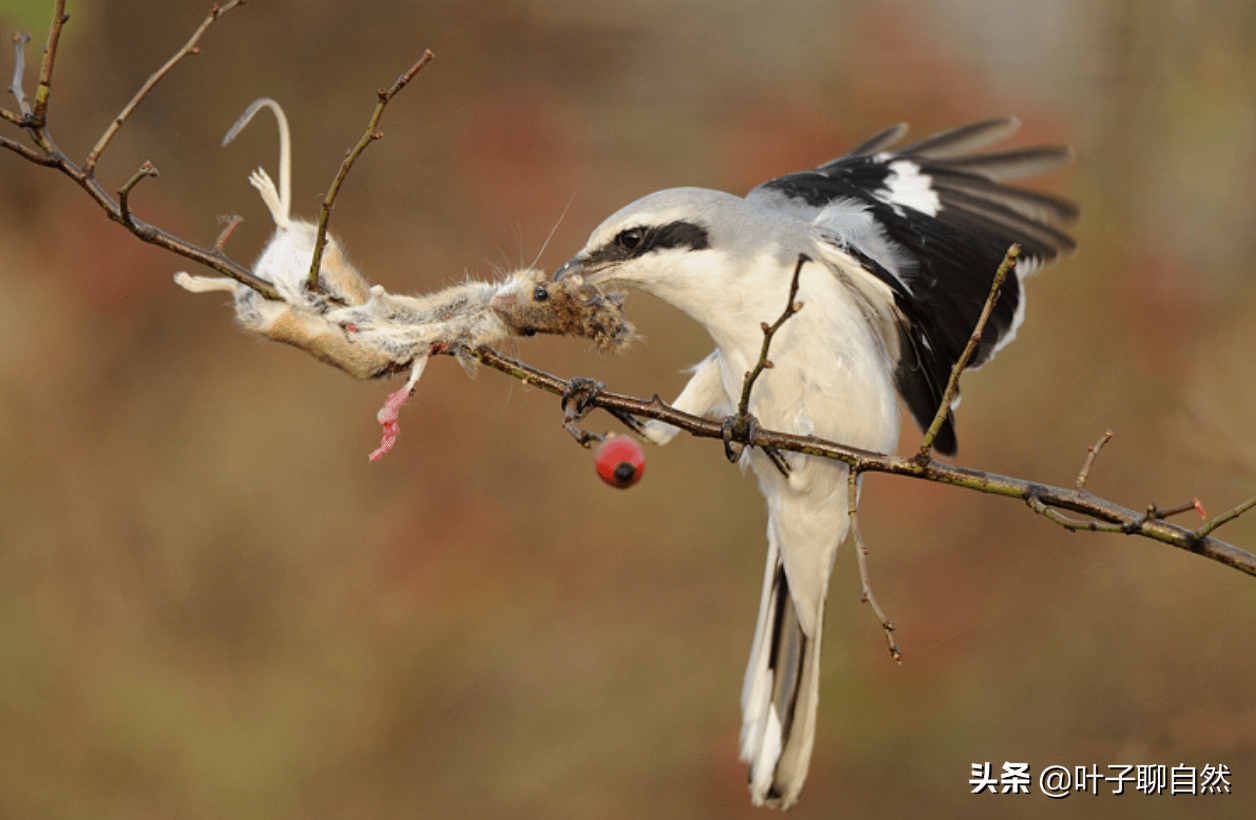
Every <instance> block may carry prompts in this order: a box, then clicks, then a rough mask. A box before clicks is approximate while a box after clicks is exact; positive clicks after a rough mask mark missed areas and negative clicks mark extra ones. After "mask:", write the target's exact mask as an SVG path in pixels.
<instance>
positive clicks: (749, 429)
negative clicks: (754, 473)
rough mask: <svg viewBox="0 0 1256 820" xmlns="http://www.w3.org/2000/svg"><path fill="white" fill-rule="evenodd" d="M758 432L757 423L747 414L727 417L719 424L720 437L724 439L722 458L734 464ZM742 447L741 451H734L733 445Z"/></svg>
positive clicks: (756, 420)
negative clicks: (736, 444)
mask: <svg viewBox="0 0 1256 820" xmlns="http://www.w3.org/2000/svg"><path fill="white" fill-rule="evenodd" d="M758 430H759V421H758V419H756V418H755V417H754V416H752V415H751V414H749V413H738V414H737V415H735V416H728V417H727V418H725V419H724V421H723V422H721V423H720V437H721V438H723V439H724V456H725V457H726V458H727V459H728V460H729V461H731V462H734V463H736V461H737V459H739V458H741V454H742V451H743V450H745V448H746V447H747V446H749V444H750V442H751V441H753V440H754V436H755V433H757V432H758ZM734 442H736V443H738V444H740V445H742V449H741V450H734V449H733V443H734Z"/></svg>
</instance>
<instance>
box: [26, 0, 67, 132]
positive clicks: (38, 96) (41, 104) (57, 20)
mask: <svg viewBox="0 0 1256 820" xmlns="http://www.w3.org/2000/svg"><path fill="white" fill-rule="evenodd" d="M69 21H70V15H68V14H66V13H65V0H57V2H56V4H55V6H54V7H53V11H52V25H50V26H48V42H47V43H46V44H45V45H44V64H43V67H42V68H40V70H39V85H38V86H36V88H35V107H34V109H33V110H32V111H31V118H32V119H33V120H34V123H35V127H36V128H38V129H42V128H43V127H44V125H45V124H46V123H47V121H48V98H49V96H50V95H51V94H52V67H53V66H54V65H55V64H56V62H57V46H59V45H60V44H61V29H62V28H64V27H65V24H66V23H68V22H69Z"/></svg>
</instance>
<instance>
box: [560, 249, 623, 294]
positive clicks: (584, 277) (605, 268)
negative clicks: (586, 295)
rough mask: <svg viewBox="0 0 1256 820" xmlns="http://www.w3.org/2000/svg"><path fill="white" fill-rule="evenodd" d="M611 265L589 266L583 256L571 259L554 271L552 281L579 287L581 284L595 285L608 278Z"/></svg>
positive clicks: (611, 268)
mask: <svg viewBox="0 0 1256 820" xmlns="http://www.w3.org/2000/svg"><path fill="white" fill-rule="evenodd" d="M612 270H614V266H613V265H606V264H602V265H592V266H591V265H589V262H588V259H586V258H585V257H584V256H583V255H581V256H577V257H575V258H573V259H572V260H571V261H569V262H567V263H566V264H565V265H563V266H562V267H561V268H559V269H558V270H556V271H554V281H555V282H561V281H571V283H572V284H573V285H575V286H576V287H579V286H580V285H582V284H588V285H596V284H598V283H599V282H602V281H604V280H605V279H607V278H609V275H610V273H611V271H612Z"/></svg>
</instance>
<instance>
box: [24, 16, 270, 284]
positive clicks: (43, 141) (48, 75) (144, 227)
mask: <svg viewBox="0 0 1256 820" xmlns="http://www.w3.org/2000/svg"><path fill="white" fill-rule="evenodd" d="M238 5H243V0H231V2H230V3H228V4H227V5H225V6H223V7H222V8H218V7H215V8H214V9H213V11H211V12H210V15H209V18H208V19H207V22H206V23H202V24H201V28H200V29H198V31H197V35H196V36H195V37H194V38H193V42H195V40H196V38H197V37H199V36H200V33H201V32H203V31H204V29H205V27H206V26H207V24H208V23H209V22H212V21H213V20H216V19H217V18H218V17H220V16H222V14H223V13H224V12H225V11H227V10H228V9H231V8H234V7H235V6H238ZM68 19H69V17H68V16H67V15H66V14H65V2H64V0H58V2H57V3H56V10H55V12H54V16H53V21H52V27H51V29H50V30H49V32H48V45H47V46H46V47H45V49H44V64H43V69H42V71H41V72H40V77H39V88H38V93H37V95H36V98H35V105H34V107H33V108H32V112H31V115H30V116H29V117H25V118H23V119H22V120H21V121H20V122H19V123H17V124H18V125H20V126H21V127H22V128H24V129H25V130H26V132H27V133H28V134H29V135H30V137H31V139H32V140H33V141H34V142H35V144H36V146H38V149H39V150H35V149H33V148H30V147H28V146H25V145H22V144H21V143H19V142H17V141H15V140H12V139H9V138H8V137H3V136H0V147H3V148H6V149H8V150H10V151H12V152H13V153H15V154H17V155H18V156H20V157H22V158H23V159H26V160H29V161H30V162H33V163H35V164H37V165H42V166H44V167H47V168H55V169H57V170H58V171H60V172H61V173H63V174H65V175H66V176H67V177H69V178H70V179H72V180H73V181H74V183H75V184H76V185H78V186H79V187H80V188H82V189H83V190H84V191H86V192H87V194H88V196H90V197H91V198H92V199H93V200H94V201H95V202H96V204H97V205H99V206H100V207H101V209H102V210H103V211H104V212H105V214H106V215H107V216H108V217H109V218H110V219H112V220H113V221H114V222H117V223H119V224H121V225H123V226H124V227H126V228H127V230H129V231H131V233H133V234H135V235H136V236H137V237H139V238H140V239H141V240H143V241H144V242H148V243H150V244H153V245H157V246H158V247H161V248H165V249H166V250H168V251H171V252H172V253H176V254H178V255H180V256H183V257H185V258H187V259H191V260H192V261H194V262H199V263H200V264H202V265H205V266H206V267H209V268H212V269H214V270H216V271H218V272H219V273H222V274H224V275H226V276H230V277H231V278H233V279H235V280H236V281H238V282H241V283H243V284H245V285H248V286H249V287H251V288H253V289H254V290H256V291H257V292H258V293H260V294H262V295H263V296H265V297H266V298H268V299H276V298H278V296H279V294H278V293H276V292H275V289H274V287H273V286H272V285H271V283H269V282H267V281H266V280H264V279H260V278H258V277H257V276H254V275H253V273H252V272H251V271H250V270H249V269H248V268H245V267H243V266H242V265H240V264H238V263H236V262H234V261H232V260H231V259H229V258H228V257H227V255H226V254H224V253H223V252H222V249H221V247H215V248H213V249H206V248H201V247H198V246H196V245H193V244H192V243H190V242H187V241H186V240H183V239H180V238H179V237H176V236H172V235H170V234H168V233H166V232H165V231H162V230H159V229H158V228H156V227H154V226H152V225H149V224H147V223H145V222H142V221H141V220H139V219H136V218H135V216H134V214H133V213H131V212H130V210H129V208H128V209H127V210H126V211H125V212H124V210H123V207H122V205H121V204H120V203H119V202H115V201H114V200H113V198H112V197H111V196H110V195H109V193H108V192H107V191H106V190H105V189H104V188H103V187H102V186H101V185H100V183H99V182H97V181H96V178H95V174H94V173H93V172H92V169H90V168H87V167H79V166H78V165H76V164H75V163H74V162H72V161H71V160H70V159H69V158H68V157H66V155H65V154H64V153H62V151H61V150H60V149H59V148H57V146H56V143H54V142H53V140H52V137H51V136H50V135H49V134H48V130H47V127H46V122H47V111H48V100H49V95H50V93H51V88H52V71H53V67H54V65H55V62H56V55H57V45H58V43H59V42H60V39H61V28H62V27H63V26H64V25H65V22H66V21H67V20H68ZM186 48H187V47H186V46H185V47H184V50H186ZM184 50H181V51H180V52H179V54H180V55H182V54H183V53H184ZM177 61H178V56H176V58H175V59H173V60H172V61H171V62H168V63H167V66H170V65H172V64H173V63H174V62H177ZM168 70H169V69H168V68H166V69H163V71H168ZM161 73H162V72H159V75H160V74H161ZM155 76H157V75H155ZM158 78H159V77H158ZM153 83H154V80H153V79H152V78H150V81H149V83H147V84H146V86H145V90H143V91H142V92H141V93H140V94H137V95H136V96H135V98H134V99H132V101H131V103H130V104H129V105H128V106H127V109H126V112H129V111H130V110H132V109H133V108H134V107H135V105H136V104H137V103H138V102H139V100H141V99H142V98H143V96H144V95H145V94H146V93H147V91H149V90H151V89H152V86H153ZM126 112H124V113H126ZM123 119H125V117H123ZM111 130H112V131H114V132H116V128H114V129H111ZM106 134H107V135H108V134H109V132H106ZM102 139H103V138H102ZM107 142H108V140H105V144H107ZM97 147H98V148H99V149H101V150H103V146H102V145H100V144H98V146H97ZM95 156H96V159H99V156H100V154H99V151H96V152H95ZM138 182H139V180H138V179H135V180H133V182H132V183H128V185H124V186H123V190H126V191H127V192H129V191H130V188H131V187H134V184H138Z"/></svg>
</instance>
